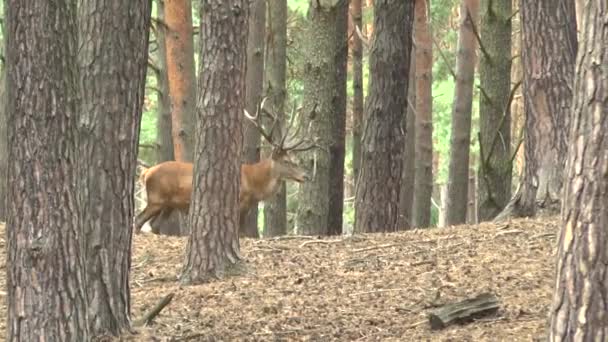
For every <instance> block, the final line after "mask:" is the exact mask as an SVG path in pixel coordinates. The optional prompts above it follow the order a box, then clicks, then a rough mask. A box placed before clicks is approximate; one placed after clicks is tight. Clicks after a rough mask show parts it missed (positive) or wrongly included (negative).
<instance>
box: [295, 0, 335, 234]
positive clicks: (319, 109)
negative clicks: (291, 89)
mask: <svg viewBox="0 0 608 342" xmlns="http://www.w3.org/2000/svg"><path fill="white" fill-rule="evenodd" d="M344 1H345V0H331V1H329V0H328V1H310V3H309V9H308V22H307V23H306V28H305V30H306V31H305V32H306V33H305V36H304V37H305V38H304V41H303V42H302V45H303V47H302V48H303V51H304V60H305V62H304V66H303V68H304V69H303V70H304V72H303V78H302V83H303V87H304V103H303V113H305V114H304V115H303V116H302V120H301V122H300V124H301V125H303V127H310V131H309V133H308V134H310V135H311V136H312V137H313V139H315V140H317V143H318V144H319V146H321V148H318V149H313V150H310V151H307V152H302V153H300V154H299V156H298V157H299V158H300V160H301V161H302V162H301V163H300V164H301V165H308V166H309V167H310V168H311V169H312V173H313V179H312V180H310V181H308V182H305V183H302V184H301V185H300V188H299V191H298V199H299V203H298V210H297V212H296V230H297V232H298V233H299V234H302V235H327V233H328V216H329V198H328V197H329V196H328V188H329V186H330V180H329V177H330V170H329V169H330V153H331V151H329V146H330V144H331V141H332V140H333V139H332V124H333V121H334V118H333V117H334V115H335V113H334V111H335V106H334V104H335V102H334V101H335V99H336V97H337V89H336V87H337V86H338V85H337V75H336V70H337V68H338V66H337V65H336V52H337V51H336V50H337V44H336V41H337V39H336V38H337V34H336V32H337V29H338V28H337V27H338V25H337V24H338V23H337V19H338V8H341V6H342V3H343V2H344ZM311 116H312V117H314V120H311Z"/></svg>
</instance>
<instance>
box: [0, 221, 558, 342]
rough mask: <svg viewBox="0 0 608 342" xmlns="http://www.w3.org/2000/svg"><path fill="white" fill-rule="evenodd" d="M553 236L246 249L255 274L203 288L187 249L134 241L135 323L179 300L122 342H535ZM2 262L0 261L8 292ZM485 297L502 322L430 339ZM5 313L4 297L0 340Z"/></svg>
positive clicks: (277, 243) (545, 305)
mask: <svg viewBox="0 0 608 342" xmlns="http://www.w3.org/2000/svg"><path fill="white" fill-rule="evenodd" d="M0 229H1V227H0ZM1 230H2V234H1V238H0V247H1V248H2V249H4V247H5V246H6V244H5V241H4V236H5V235H4V229H1ZM557 232H558V224H557V221H556V219H555V218H552V219H543V220H517V221H512V222H510V223H508V224H502V225H492V224H483V225H479V226H461V227H451V228H444V229H428V230H414V231H409V232H403V233H394V234H373V235H356V236H354V237H344V238H340V239H337V238H327V239H317V238H305V237H296V238H293V239H278V240H271V239H262V240H250V239H245V240H242V241H241V253H242V256H243V257H244V259H245V260H246V265H247V268H248V269H249V271H250V273H249V274H247V275H244V276H238V277H230V278H225V279H223V280H218V281H214V282H211V283H208V284H204V285H197V286H180V284H179V283H178V282H177V279H176V277H177V276H179V273H180V271H181V266H182V261H183V258H184V252H185V242H186V239H185V238H175V237H167V236H155V235H152V234H142V235H138V236H136V237H135V239H134V259H133V264H132V270H133V273H132V295H133V297H132V301H133V304H132V305H133V309H132V313H133V318H134V319H137V318H139V317H141V316H142V315H143V313H144V312H147V311H148V310H149V309H150V308H151V307H152V306H154V305H155V304H156V303H157V302H158V301H159V300H160V299H161V298H162V297H164V296H166V295H167V294H169V293H174V298H173V301H172V302H171V303H170V304H169V305H168V306H167V307H166V308H165V309H164V310H163V311H162V312H161V314H160V315H159V316H158V317H157V318H156V319H155V320H154V321H153V322H152V323H151V324H150V325H148V326H147V327H144V328H139V329H138V334H136V335H133V336H130V337H126V338H124V339H123V340H130V341H220V340H221V341H539V340H541V339H544V337H545V336H546V322H547V315H548V312H549V307H550V303H551V293H552V286H553V268H554V267H553V265H554V245H555V239H556V234H557ZM5 260H6V257H5V253H2V254H1V256H0V267H2V268H3V271H2V273H1V274H0V286H2V290H4V287H5V281H6V280H5V271H6V268H5ZM488 291H490V292H493V293H495V294H496V295H497V297H498V298H499V301H500V309H499V311H498V313H497V314H495V315H493V316H491V317H486V318H482V319H479V320H477V321H475V322H472V323H468V324H464V325H454V326H450V327H448V328H445V329H443V330H439V331H431V330H430V327H429V323H428V318H427V314H428V313H429V312H430V311H432V310H434V309H435V308H436V307H437V306H439V305H442V304H446V303H450V302H453V301H459V300H462V299H466V298H469V297H472V296H475V295H477V294H480V293H482V292H488ZM5 303H6V292H4V291H3V292H2V293H1V297H0V306H2V307H1V308H0V315H3V316H2V317H1V318H0V336H4V333H5V332H4V330H5V325H6V322H5V315H6V313H5V311H6V307H5V305H6V304H5Z"/></svg>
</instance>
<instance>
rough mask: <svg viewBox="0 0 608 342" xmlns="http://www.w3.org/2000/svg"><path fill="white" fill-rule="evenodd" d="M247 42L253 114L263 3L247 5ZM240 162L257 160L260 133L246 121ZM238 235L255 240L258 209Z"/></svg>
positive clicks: (258, 90)
mask: <svg viewBox="0 0 608 342" xmlns="http://www.w3.org/2000/svg"><path fill="white" fill-rule="evenodd" d="M250 6H251V8H250V13H251V17H250V19H249V39H248V43H247V75H246V83H247V85H246V93H247V95H246V96H247V97H246V99H245V102H246V106H247V110H248V111H249V113H255V111H256V110H255V109H256V108H257V105H258V104H259V103H260V100H261V97H262V90H263V89H264V38H265V29H266V0H254V1H252V2H251V4H250ZM243 127H244V141H243V162H244V163H255V162H257V161H259V160H260V132H259V131H258V130H257V128H256V127H255V126H254V125H253V124H252V123H251V122H249V120H246V121H244V122H243ZM240 230H241V231H240V234H241V235H242V236H248V237H253V238H257V237H259V233H258V206H257V205H256V206H254V207H253V208H251V209H250V210H249V213H248V214H247V218H246V219H245V222H244V225H243V226H242V227H240Z"/></svg>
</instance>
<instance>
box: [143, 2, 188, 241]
mask: <svg viewBox="0 0 608 342" xmlns="http://www.w3.org/2000/svg"><path fill="white" fill-rule="evenodd" d="M157 16H158V19H159V21H160V22H164V18H165V2H164V1H163V0H158V1H157ZM156 43H157V46H158V50H157V53H156V66H157V67H158V70H157V72H156V76H157V77H156V82H157V85H156V87H157V88H158V92H157V98H156V101H157V107H156V136H157V142H158V156H157V160H158V162H159V163H162V162H164V161H169V160H175V159H174V158H175V156H174V154H173V135H172V133H171V98H170V96H171V94H170V93H169V79H168V75H167V45H166V26H165V25H163V24H157V25H156ZM179 216H180V212H179V211H178V210H174V211H173V212H172V213H171V214H170V215H169V217H168V218H167V219H163V218H164V215H163V214H161V215H159V216H158V218H157V219H156V220H152V221H150V222H149V223H150V227H151V229H152V232H153V233H156V234H163V235H173V236H181V235H186V234H187V230H186V229H184V231H182V229H181V227H182V225H181V224H180V217H179ZM184 227H185V225H184Z"/></svg>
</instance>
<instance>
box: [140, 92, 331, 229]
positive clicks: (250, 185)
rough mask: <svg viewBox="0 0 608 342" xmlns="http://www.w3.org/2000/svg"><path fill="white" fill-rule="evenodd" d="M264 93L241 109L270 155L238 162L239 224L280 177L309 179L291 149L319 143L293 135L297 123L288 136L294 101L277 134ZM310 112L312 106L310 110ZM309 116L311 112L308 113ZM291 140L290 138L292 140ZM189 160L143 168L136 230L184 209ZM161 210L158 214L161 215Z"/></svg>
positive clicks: (274, 188) (187, 202)
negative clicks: (252, 106)
mask: <svg viewBox="0 0 608 342" xmlns="http://www.w3.org/2000/svg"><path fill="white" fill-rule="evenodd" d="M266 99H267V97H265V98H264V99H263V100H262V101H261V103H260V105H259V106H258V107H257V108H256V112H255V114H254V115H251V114H249V112H247V110H244V115H245V117H246V118H247V119H248V120H249V121H250V122H251V123H252V124H253V125H254V126H255V127H256V128H257V129H258V131H259V132H260V134H261V136H262V137H263V138H264V140H266V141H267V142H268V143H269V144H270V146H271V147H272V151H271V153H270V156H269V157H267V158H264V159H262V160H260V161H259V162H257V163H254V164H243V165H241V186H240V192H239V216H240V224H241V226H242V224H243V222H244V218H245V216H246V214H247V212H248V211H249V209H250V208H252V207H253V206H254V205H257V203H258V202H261V201H264V200H266V199H268V198H270V197H271V196H272V195H274V194H275V193H276V192H277V191H278V190H279V187H280V185H281V181H283V180H293V181H295V182H298V183H302V182H305V181H307V180H308V179H309V174H308V172H307V171H306V170H305V169H304V168H302V167H300V166H298V165H297V164H296V163H294V162H293V161H292V159H291V152H299V151H306V150H310V149H312V148H315V147H319V146H318V145H317V144H316V143H314V142H311V141H310V140H309V139H297V135H298V134H299V131H300V126H299V125H298V127H297V128H296V131H295V133H294V134H293V135H292V136H291V137H290V138H288V135H289V131H290V130H291V129H292V128H293V124H294V122H295V121H296V120H294V118H295V116H296V113H297V112H299V110H297V109H296V106H295V105H294V107H293V110H292V113H291V118H290V122H289V125H288V127H287V128H286V129H285V132H284V133H283V134H281V128H280V122H279V120H278V119H277V117H276V115H274V114H273V113H272V112H271V111H269V110H268V109H266V108H265V107H264V103H265V102H266ZM313 113H314V108H313V111H312V112H311V114H313ZM260 114H264V115H266V116H268V117H269V118H270V119H271V120H272V126H271V129H270V132H266V131H265V130H264V128H263V127H262V125H261V123H260ZM311 118H312V115H311ZM275 130H278V132H279V134H278V142H276V141H275V138H274V137H275V136H276V135H275V134H274V132H275ZM292 141H294V142H292ZM192 174H193V164H192V163H186V162H177V161H167V162H163V163H160V164H158V165H155V166H153V167H151V168H149V169H147V170H144V171H143V172H142V173H141V176H140V178H139V179H140V182H142V184H143V185H144V186H145V188H146V194H147V205H146V208H145V209H144V210H143V211H142V212H141V213H140V214H139V215H137V217H136V218H135V221H134V223H133V226H134V227H133V229H134V230H135V233H136V234H139V233H140V232H141V228H142V226H143V225H144V224H145V223H146V222H147V221H149V220H156V219H157V218H163V219H166V218H168V217H169V215H170V214H171V212H172V211H173V210H175V209H178V210H180V211H181V212H182V213H186V212H187V211H188V209H189V207H190V197H191V193H192ZM161 213H162V215H161Z"/></svg>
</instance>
